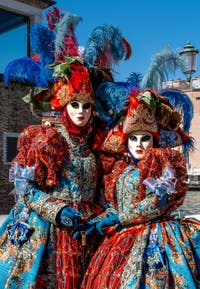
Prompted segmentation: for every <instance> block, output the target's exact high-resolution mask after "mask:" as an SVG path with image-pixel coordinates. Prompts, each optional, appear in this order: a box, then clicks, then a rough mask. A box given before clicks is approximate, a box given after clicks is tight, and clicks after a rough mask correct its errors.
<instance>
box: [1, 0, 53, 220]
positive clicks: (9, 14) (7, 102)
mask: <svg viewBox="0 0 200 289" xmlns="http://www.w3.org/2000/svg"><path fill="white" fill-rule="evenodd" d="M53 4H55V1H47V0H42V1H39V0H32V1H28V0H27V1H26V0H18V1H16V0H0V36H1V38H2V37H4V36H5V39H6V36H7V35H6V33H8V32H10V31H11V30H12V29H16V27H21V26H24V31H25V32H24V33H25V34H27V35H25V34H24V38H25V39H27V41H26V43H25V45H26V47H25V50H24V51H25V53H26V54H25V55H22V56H29V55H30V54H31V51H30V47H29V41H28V39H29V29H30V25H32V24H33V23H36V22H41V21H42V12H43V9H45V8H47V7H49V6H51V5H53ZM5 20H6V21H5ZM4 24H5V25H4ZM15 41H16V39H15ZM12 51H13V56H12V55H11V56H10V57H11V58H12V57H13V59H16V55H15V54H14V53H15V49H13V47H12ZM0 53H1V51H0ZM22 53H23V52H22ZM3 57H4V55H1V61H2V60H3ZM8 62H9V61H8ZM0 72H1V74H0V99H1V102H0V115H1V122H0V167H1V170H0V214H7V213H8V212H9V210H10V208H11V207H12V206H13V204H14V196H13V195H12V194H10V192H11V191H12V190H13V184H12V183H10V182H9V168H10V161H11V159H12V158H13V157H14V156H15V155H16V142H17V138H18V136H19V134H20V133H21V131H22V130H23V129H24V127H26V126H27V125H30V124H34V123H38V122H39V120H38V119H36V118H34V117H33V115H32V114H31V112H30V109H29V107H28V105H27V104H25V103H24V101H23V100H22V97H24V96H25V95H26V94H27V93H28V92H29V90H30V87H28V86H22V85H20V84H17V83H11V84H10V85H9V87H8V88H6V87H5V86H4V83H3V80H2V79H3V75H2V72H3V68H2V71H0Z"/></svg>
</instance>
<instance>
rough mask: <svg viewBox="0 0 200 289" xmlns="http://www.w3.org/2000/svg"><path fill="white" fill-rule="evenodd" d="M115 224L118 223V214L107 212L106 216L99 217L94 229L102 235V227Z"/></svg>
mask: <svg viewBox="0 0 200 289" xmlns="http://www.w3.org/2000/svg"><path fill="white" fill-rule="evenodd" d="M116 224H120V220H119V216H118V214H114V213H109V214H108V216H107V217H106V218H103V219H101V220H100V221H99V222H98V223H96V230H97V231H98V232H99V233H100V234H101V235H104V232H103V230H102V229H104V228H105V227H111V226H114V225H116Z"/></svg>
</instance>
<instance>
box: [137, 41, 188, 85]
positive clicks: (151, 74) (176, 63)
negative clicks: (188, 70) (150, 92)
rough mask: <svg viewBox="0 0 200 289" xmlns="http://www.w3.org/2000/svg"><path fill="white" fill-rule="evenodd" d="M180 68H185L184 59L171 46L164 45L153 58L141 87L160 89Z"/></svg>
mask: <svg viewBox="0 0 200 289" xmlns="http://www.w3.org/2000/svg"><path fill="white" fill-rule="evenodd" d="M178 68H180V69H181V70H184V68H185V63H184V61H183V60H182V59H181V58H180V56H179V55H177V54H176V53H175V52H174V51H172V49H171V48H170V47H169V46H167V47H164V48H163V49H162V50H161V51H160V52H159V53H156V54H155V56H154V57H153V58H152V63H151V65H150V67H149V69H148V71H147V73H146V74H145V76H144V77H143V79H142V82H141V89H154V90H156V89H159V88H160V87H162V83H163V82H165V81H167V80H168V77H169V75H170V74H175V71H176V70H177V69H178Z"/></svg>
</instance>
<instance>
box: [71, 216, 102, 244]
mask: <svg viewBox="0 0 200 289" xmlns="http://www.w3.org/2000/svg"><path fill="white" fill-rule="evenodd" d="M95 230H96V226H95V223H94V222H93V221H92V220H91V221H89V222H87V223H85V224H83V225H80V226H78V228H77V229H76V230H75V231H74V233H73V235H72V236H73V238H74V239H77V240H78V239H79V238H80V237H81V232H82V231H84V232H85V234H86V235H89V234H90V233H92V232H94V231H95Z"/></svg>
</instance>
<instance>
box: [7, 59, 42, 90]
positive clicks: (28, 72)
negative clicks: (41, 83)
mask: <svg viewBox="0 0 200 289" xmlns="http://www.w3.org/2000/svg"><path fill="white" fill-rule="evenodd" d="M40 71H41V68H40V63H39V62H37V61H35V60H33V59H31V58H30V57H22V58H19V59H16V60H13V61H11V62H9V63H8V65H7V66H6V68H5V71H4V83H5V85H6V86H8V85H9V83H10V81H15V82H20V83H23V84H28V85H36V83H37V82H38V75H40Z"/></svg>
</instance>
